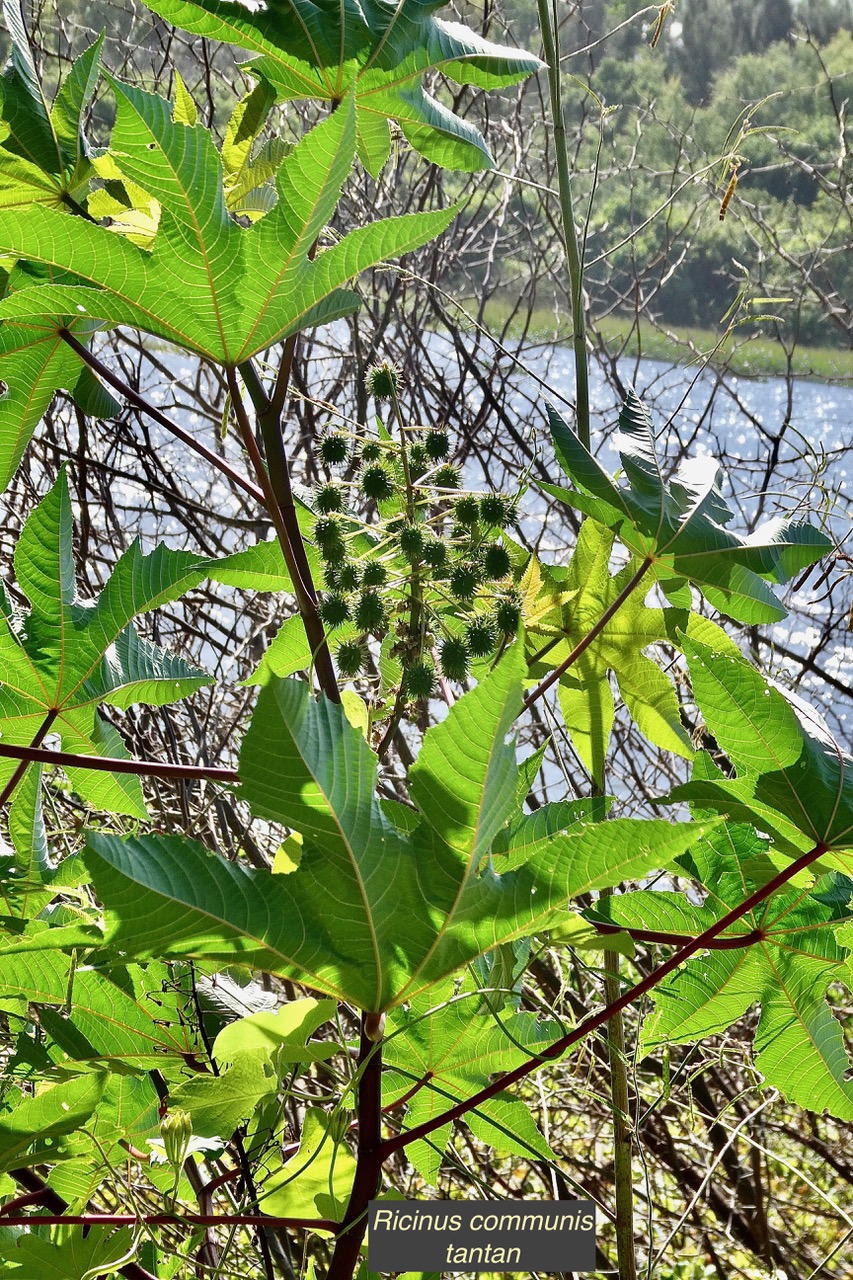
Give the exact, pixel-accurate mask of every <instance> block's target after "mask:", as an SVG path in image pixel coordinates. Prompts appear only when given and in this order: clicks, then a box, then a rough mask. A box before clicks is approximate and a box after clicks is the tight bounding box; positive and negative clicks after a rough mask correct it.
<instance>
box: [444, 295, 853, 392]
mask: <svg viewBox="0 0 853 1280" xmlns="http://www.w3.org/2000/svg"><path fill="white" fill-rule="evenodd" d="M464 305H465V309H466V311H468V312H469V314H471V313H473V311H474V309H475V308H474V304H472V302H471V301H470V300H469V301H468V302H466V303H465V304H464ZM512 317H513V307H512V303H511V302H510V301H509V299H506V298H501V297H493V298H490V299H489V302H488V304H487V306H486V307H485V310H484V317H483V318H484V323H485V324H486V325H487V327H488V328H489V329H490V330H491V332H492V333H499V332H501V331H502V330H503V329H504V328H506V331H507V334H508V335H512V336H513V337H518V336H519V334H520V332H521V329H522V322H523V325H524V331H525V333H526V335H527V337H528V338H531V339H534V340H538V341H540V342H543V343H552V344H554V345H556V346H566V347H568V346H570V345H571V339H572V331H571V321H570V318H569V316H568V315H567V314H565V313H563V314H561V315H559V316H558V315H557V314H556V313H555V311H554V308H553V307H546V306H540V307H536V308H534V309H533V310H532V312H531V313H530V316H529V323H528V315H527V313H526V312H525V313H524V314H523V316H520V318H519V320H518V321H517V322H516V321H514V320H513V318H512ZM589 334H590V337H591V339H592V341H593V342H594V343H596V344H598V343H599V342H600V343H601V345H603V346H604V348H605V349H606V350H607V352H608V353H609V354H610V355H624V356H626V357H628V358H633V357H636V356H642V357H645V358H646V359H649V360H664V361H667V362H669V363H672V364H677V365H694V364H695V365H702V364H712V365H714V366H715V367H717V368H722V367H725V368H727V369H730V370H731V371H732V372H733V373H737V374H739V375H741V376H743V377H753V378H779V377H784V376H785V374H787V373H788V371H789V367H790V371H791V372H792V373H793V374H794V375H795V376H796V377H798V378H813V379H816V380H818V381H821V382H846V381H853V350H846V349H843V348H840V347H829V346H804V345H801V344H799V343H796V344H788V345H790V346H791V347H792V348H793V349H792V350H790V352H789V349H788V345H786V344H785V342H784V341H781V340H780V339H778V338H775V337H773V336H772V335H770V334H767V333H760V332H757V331H756V330H752V331H750V330H748V329H746V328H744V327H742V326H738V327H737V328H735V329H734V330H732V331H731V332H730V333H728V334H726V330H725V326H724V325H719V326H718V327H717V328H707V329H702V328H698V327H696V326H693V325H675V326H673V325H670V324H659V323H655V322H653V321H651V320H647V319H642V318H641V319H640V320H639V322H638V321H637V320H636V318H635V317H634V316H619V315H610V316H602V317H600V318H598V319H595V318H592V319H591V320H590V322H589Z"/></svg>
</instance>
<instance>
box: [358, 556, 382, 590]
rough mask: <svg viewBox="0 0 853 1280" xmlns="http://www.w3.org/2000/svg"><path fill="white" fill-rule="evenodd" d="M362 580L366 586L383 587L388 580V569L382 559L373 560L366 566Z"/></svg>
mask: <svg viewBox="0 0 853 1280" xmlns="http://www.w3.org/2000/svg"><path fill="white" fill-rule="evenodd" d="M361 580H362V582H363V583H364V585H365V586H366V587H382V586H384V585H385V583H386V582H387V580H388V570H387V569H386V568H385V565H384V564H383V563H382V562H381V560H371V561H370V562H369V564H366V565H365V566H364V573H363V574H362V577H361Z"/></svg>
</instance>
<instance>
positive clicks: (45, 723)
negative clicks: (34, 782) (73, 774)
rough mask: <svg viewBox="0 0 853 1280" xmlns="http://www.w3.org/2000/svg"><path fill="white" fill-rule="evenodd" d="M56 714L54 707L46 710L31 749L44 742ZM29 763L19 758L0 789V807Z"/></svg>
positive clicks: (36, 748) (35, 748)
mask: <svg viewBox="0 0 853 1280" xmlns="http://www.w3.org/2000/svg"><path fill="white" fill-rule="evenodd" d="M58 715H59V712H58V710H57V709H56V707H52V708H51V709H50V711H48V713H47V715H46V716H45V718H44V719H43V720H42V722H41V725H40V726H39V728H38V729H37V730H36V734H35V737H34V738H33V740H32V742H31V743H30V748H31V750H38V748H39V747H40V746H41V744H42V743H43V742H44V740H45V738H46V737H47V735H48V734H49V733H50V728H51V725H52V724H53V722H54V720H55V719H56V717H57V716H58ZM4 754H5V753H4ZM14 758H16V759H17V757H14ZM30 764H31V761H30V760H27V759H26V758H23V759H22V760H21V763H20V764H19V765H18V767H17V769H16V770H15V771H14V773H13V774H12V776H11V778H10V779H9V781H8V782H7V783H6V785H5V787H4V788H3V790H2V791H0V808H2V806H3V805H4V804H5V803H6V801H7V800H8V799H9V798H10V796H11V795H12V793H13V791H14V790H15V787H16V786H17V785H18V783H19V782H20V781H21V778H23V776H24V774H25V773H26V772H27V769H28V768H29V767H30Z"/></svg>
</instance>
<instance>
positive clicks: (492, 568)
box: [483, 542, 512, 578]
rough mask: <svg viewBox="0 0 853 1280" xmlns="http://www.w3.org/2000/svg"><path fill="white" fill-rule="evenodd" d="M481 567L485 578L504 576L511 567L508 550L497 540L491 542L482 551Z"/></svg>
mask: <svg viewBox="0 0 853 1280" xmlns="http://www.w3.org/2000/svg"><path fill="white" fill-rule="evenodd" d="M483 568H484V569H485V571H486V577H487V578H505V577H506V575H507V574H508V573H509V571H510V569H511V568H512V562H511V560H510V558H509V552H508V551H507V549H506V547H502V546H501V544H500V543H499V542H493V543H492V545H491V546H490V547H486V549H485V551H484V553H483Z"/></svg>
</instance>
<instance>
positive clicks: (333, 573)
mask: <svg viewBox="0 0 853 1280" xmlns="http://www.w3.org/2000/svg"><path fill="white" fill-rule="evenodd" d="M342 572H343V570H342V568H341V566H340V565H337V564H328V563H326V564H324V565H323V584H324V586H325V587H326V588H327V589H328V590H329V591H337V590H338V588H339V587H340V585H341V580H340V575H341V573H342Z"/></svg>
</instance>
